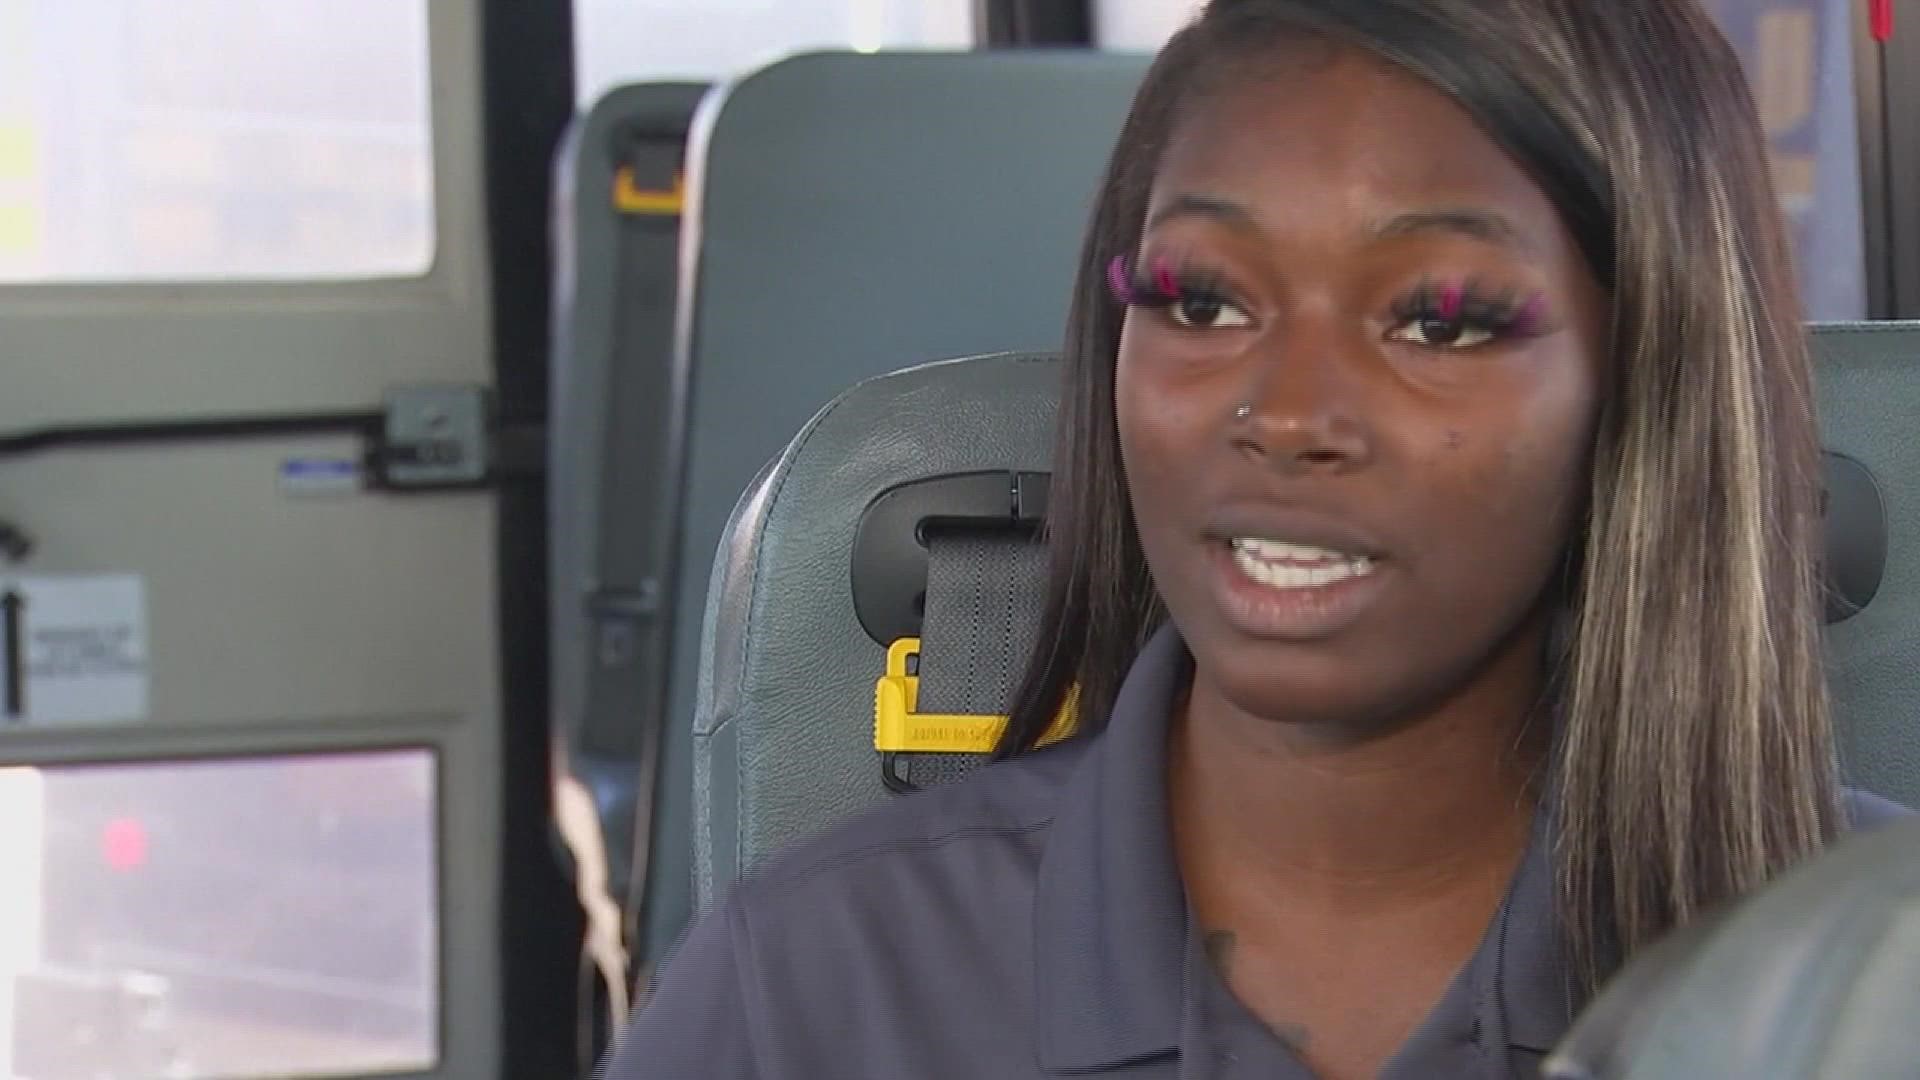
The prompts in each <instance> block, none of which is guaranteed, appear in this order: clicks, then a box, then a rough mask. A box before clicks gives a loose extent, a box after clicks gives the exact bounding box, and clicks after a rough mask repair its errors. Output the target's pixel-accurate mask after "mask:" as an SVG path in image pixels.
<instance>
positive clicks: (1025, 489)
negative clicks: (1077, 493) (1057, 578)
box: [852, 471, 1052, 647]
mask: <svg viewBox="0 0 1920 1080" xmlns="http://www.w3.org/2000/svg"><path fill="white" fill-rule="evenodd" d="M1051 483H1052V477H1051V476H1050V475H1049V474H1047V473H1038V472H1033V473H1026V472H1005V471H1000V472H978V473H957V474H952V475H947V476H932V477H927V478H926V479H922V480H913V481H909V482H908V483H904V484H901V485H899V486H897V487H893V488H890V489H888V490H887V491H884V492H882V493H881V494H880V495H879V496H878V497H877V498H875V499H874V500H873V501H872V502H871V503H869V504H867V508H866V510H865V511H864V512H863V513H862V514H861V515H860V525H859V530H858V532H856V533H855V535H854V540H853V567H852V570H853V610H854V613H855V614H856V615H857V616H858V617H859V619H860V625H861V627H862V628H863V629H865V630H866V632H867V636H868V637H871V638H872V639H873V640H874V641H876V642H878V643H879V644H880V645H881V646H882V647H887V646H891V645H892V644H893V643H894V642H896V641H898V640H900V639H901V638H909V637H918V636H919V634H920V623H921V619H922V617H923V616H924V615H925V614H926V604H927V560H928V552H927V534H928V532H929V531H931V530H937V529H966V528H973V529H1038V528H1039V527H1040V523H1041V522H1042V521H1043V520H1044V519H1045V518H1046V515H1047V495H1048V490H1049V488H1050V485H1051Z"/></svg>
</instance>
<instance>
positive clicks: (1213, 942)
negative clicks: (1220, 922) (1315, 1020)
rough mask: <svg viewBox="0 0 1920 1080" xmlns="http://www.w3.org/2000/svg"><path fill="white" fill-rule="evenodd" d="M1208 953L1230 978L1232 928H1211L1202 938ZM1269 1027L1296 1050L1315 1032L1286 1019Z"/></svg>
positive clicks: (1233, 941)
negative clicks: (1287, 1021)
mask: <svg viewBox="0 0 1920 1080" xmlns="http://www.w3.org/2000/svg"><path fill="white" fill-rule="evenodd" d="M1201 940H1202V942H1203V945H1204V947H1205V949H1206V953H1207V962H1208V963H1210V964H1212V965H1213V970H1214V971H1216V972H1218V973H1219V975H1220V977H1221V978H1222V979H1226V978H1228V977H1229V976H1230V975H1231V973H1232V971H1233V947H1234V943H1235V938H1234V936H1233V931H1231V930H1211V931H1208V932H1207V934H1206V936H1205V937H1204V938H1202V939H1201ZM1267 1029H1268V1030H1269V1031H1272V1032H1273V1034H1274V1037H1276V1038H1278V1039H1279V1040H1280V1041H1281V1042H1283V1043H1286V1044H1287V1045H1288V1046H1290V1047H1292V1048H1294V1049H1295V1050H1305V1049H1306V1048H1307V1046H1308V1045H1309V1044H1310V1043H1312V1042H1313V1033H1312V1032H1310V1031H1308V1030H1307V1026H1306V1025H1305V1024H1291V1023H1286V1022H1284V1021H1282V1022H1277V1023H1270V1024H1268V1025H1267Z"/></svg>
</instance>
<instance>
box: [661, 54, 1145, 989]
mask: <svg viewBox="0 0 1920 1080" xmlns="http://www.w3.org/2000/svg"><path fill="white" fill-rule="evenodd" d="M1146 65H1147V59H1146V58H1144V57H1122V56H1111V55H1100V54H1097V53H1089V52H1060V53H1049V52H1038V51H1034V52H1027V51H1021V52H978V53H879V54H873V55H863V54H858V53H822V54H812V55H807V56H801V57H797V58H794V59H791V60H787V61H784V62H782V63H778V64H775V65H773V66H771V67H769V68H766V69H765V70H762V71H759V72H757V73H755V74H753V75H751V76H748V77H747V78H745V79H744V80H742V81H741V82H739V83H738V84H736V85H734V86H732V87H730V88H727V89H726V90H724V91H722V92H720V93H717V94H716V96H715V97H713V98H711V99H709V101H708V103H707V104H706V105H705V106H703V110H702V112H703V116H702V119H701V120H700V122H699V123H698V124H697V125H696V131H695V136H694V142H693V149H692V151H691V155H690V161H689V164H690V168H689V197H690V202H689V218H688V228H689V230H690V232H691V234H692V237H693V242H692V243H690V244H689V247H688V251H689V255H690V257H691V258H692V260H693V261H692V262H690V264H689V265H688V267H687V268H686V271H685V272H686V273H687V274H689V275H690V277H688V278H685V279H683V287H684V288H685V289H687V293H686V295H685V296H684V297H683V308H682V324H681V325H682V330H683V332H684V334H685V337H684V339H683V341H682V343H681V344H682V349H683V352H682V353H681V356H680V363H681V364H682V366H683V370H684V371H686V372H687V374H688V378H689V380H690V387H691V396H690V399H689V411H688V414H687V419H686V422H685V427H684V430H685V432H686V440H687V442H686V450H685V459H684V460H685V470H684V480H683V484H682V491H683V493H684V495H683V500H682V503H681V506H680V511H679V516H678V523H677V528H678V543H677V549H678V551H679V552H681V557H680V561H679V564H678V571H677V574H676V578H675V583H674V584H673V586H672V587H671V588H670V590H669V593H668V603H669V604H670V605H671V620H672V622H673V630H672V634H673V638H672V645H671V650H672V660H671V662H670V663H671V667H670V674H669V677H668V703H669V705H668V713H667V715H668V717H669V718H670V720H669V723H668V726H667V731H666V739H665V745H664V747H663V753H662V761H663V763H664V765H663V768H664V770H665V771H664V772H663V774H662V777H661V785H662V786H661V789H660V791H659V793H658V796H657V800H656V810H655V816H654V825H655V828H654V833H653V843H654V856H653V858H654V861H655V863H656V864H657V866H658V870H659V874H657V875H650V876H651V877H652V885H651V887H650V890H649V895H648V899H647V908H648V913H647V929H646V931H645V934H644V938H645V942H644V945H643V948H642V950H641V952H642V957H643V962H645V961H646V960H647V959H652V958H657V957H658V956H659V955H660V953H661V950H663V949H664V948H666V947H667V946H668V945H670V944H671V942H672V941H673V940H674V939H675V938H676V937H677V935H678V933H679V931H680V929H681V927H682V925H683V924H684V921H685V919H686V918H687V917H688V916H689V915H690V913H691V905H692V886H693V870H692V866H691V859H692V851H691V847H690V846H689V842H688V837H689V836H690V835H691V832H692V829H693V821H692V793H691V790H690V784H691V777H692V773H693V749H692V741H693V717H694V699H695V687H696V684H697V682H698V678H697V676H698V664H699V655H700V626H701V617H702V601H703V598H704V597H705V595H706V588H707V578H708V571H709V569H710V567H711V565H712V561H711V559H712V555H713V552H714V551H715V549H716V547H717V546H718V545H719V543H720V540H721V533H722V531H723V530H724V528H725V526H726V522H727V517H728V514H729V512H730V511H731V510H732V508H733V505H734V502H735V500H736V499H738V497H739V495H740V493H741V492H742V491H743V490H744V489H746V488H747V486H748V485H749V483H750V482H752V480H753V478H754V476H755V475H756V474H757V473H758V472H759V471H760V470H761V468H762V467H763V466H764V465H765V464H766V463H767V462H768V461H769V460H771V459H773V458H774V457H776V456H777V455H779V453H780V452H781V449H782V448H783V447H784V446H785V445H786V443H787V440H788V439H789V438H790V437H791V436H792V434H793V433H794V432H795V431H796V430H798V429H799V428H800V426H801V425H802V424H804V423H805V422H806V421H807V418H808V417H810V416H812V415H813V414H814V412H815V411H816V410H818V409H819V408H820V407H821V406H823V405H825V404H826V403H827V402H828V401H830V400H832V399H833V398H834V397H835V396H836V395H837V394H839V393H840V392H842V391H843V390H845V389H846V388H847V387H848V386H851V385H853V384H854V383H855V382H857V381H859V380H860V379H862V378H865V377H867V376H871V375H877V374H880V373H882V372H886V371H890V370H893V369H895V368H898V367H901V366H903V365H907V364H911V363H917V362H920V361H927V360H937V359H941V358H944V357H950V356H957V355H971V354H978V353H985V352H994V351H1002V350H1017V349H1045V350H1055V349H1058V348H1059V345H1060V335H1061V332H1062V329H1063V327H1064V326H1065V324H1066V305H1067V299H1068V294H1069V293H1070V291H1071V289H1072V282H1073V269H1074V262H1075V256H1076V254H1077V253H1078V251H1079V247H1080V239H1081V235H1082V233H1083V232H1084V230H1085V228H1086V223H1087V218H1088V214H1089V211H1090V209H1091V205H1092V197H1093V192H1094V189H1095V187H1096V185H1097V183H1098V180H1099V176H1100V173H1101V170H1102V168H1103V167H1104V165H1105V162H1106V158H1107V156H1108V154H1109V153H1110V151H1111V149H1112V146H1113V143H1114V141H1115V139H1116V137H1117V136H1118V133H1119V130H1120V124H1121V122H1122V120H1123V119H1124V117H1125V114H1126V110H1127V107H1128V105H1129V103H1130V101H1131V99H1132V97H1133V92H1134V90H1135V88H1136V87H1137V85H1138V83H1139V80H1140V78H1141V77H1142V76H1143V75H1144V74H1145V70H1146ZM983 116H991V117H994V118H995V120H994V122H993V123H991V124H983V123H981V122H980V118H981V117H983ZM869 690H871V688H869ZM809 790H811V787H810V786H809ZM676 890H677V891H676Z"/></svg>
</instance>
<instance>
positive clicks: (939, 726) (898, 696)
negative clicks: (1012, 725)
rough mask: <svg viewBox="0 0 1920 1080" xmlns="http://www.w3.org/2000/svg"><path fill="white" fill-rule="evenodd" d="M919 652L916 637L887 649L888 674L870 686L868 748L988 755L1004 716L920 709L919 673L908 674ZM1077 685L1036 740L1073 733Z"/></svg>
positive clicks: (1046, 740) (1001, 729)
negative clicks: (871, 699) (871, 727)
mask: <svg viewBox="0 0 1920 1080" xmlns="http://www.w3.org/2000/svg"><path fill="white" fill-rule="evenodd" d="M919 655H920V639H919V638H901V639H900V640H898V641H896V642H894V643H893V645H892V646H890V647H889V648H888V649H887V673H886V674H885V675H883V676H881V678H880V681H879V682H878V683H877V684H875V686H874V693H873V748H874V749H875V750H878V751H880V752H881V753H883V754H884V753H890V752H891V753H908V754H990V753H992V752H993V748H994V746H995V745H997V744H998V743H999V741H1000V734H1001V733H1002V732H1004V731H1005V730H1006V729H1007V718H1006V717H1004V716H962V715H942V714H937V713H921V712H916V711H915V710H916V709H918V708H919V705H920V676H918V675H910V674H908V671H909V670H910V668H911V667H912V661H913V659H914V658H915V657H917V656H919ZM1079 697H1080V695H1079V690H1078V689H1077V688H1076V689H1075V690H1074V692H1073V693H1071V694H1069V695H1067V700H1066V701H1065V702H1063V703H1062V704H1061V706H1060V715H1059V716H1056V717H1055V718H1054V721H1053V724H1052V726H1050V727H1048V728H1047V733H1046V734H1045V735H1043V736H1042V737H1041V739H1040V745H1042V746H1045V745H1047V744H1048V743H1055V742H1059V741H1060V740H1061V739H1064V738H1066V737H1067V736H1069V735H1071V734H1073V730H1074V719H1075V715H1076V710H1077V707H1078V704H1079Z"/></svg>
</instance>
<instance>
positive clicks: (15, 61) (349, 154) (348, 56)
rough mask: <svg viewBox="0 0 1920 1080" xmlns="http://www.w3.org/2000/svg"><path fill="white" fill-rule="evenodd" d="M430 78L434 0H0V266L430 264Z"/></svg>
mask: <svg viewBox="0 0 1920 1080" xmlns="http://www.w3.org/2000/svg"><path fill="white" fill-rule="evenodd" d="M216 57H217V58H218V59H217V60H216V59H215V58H216ZM428 95H429V87H428V79H427V4H426V0H325V2H320V0H276V2H274V3H260V2H259V0H0V284H15V283H18V284H39V283H48V282H58V283H67V282H147V281H204V280H286V279H302V280H313V279H338V278H365V277H395V276H414V275H418V274H420V273H423V272H424V271H425V270H426V269H427V268H428V266H429V265H430V264H431V263H432V262H433V249H434V244H433V232H434V228H433V196H432V191H433V176H432V172H433V167H432V160H433V155H432V146H431V140H430V137H429V123H428Z"/></svg>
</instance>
